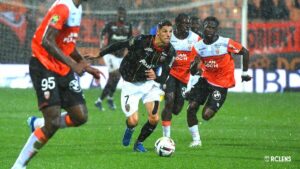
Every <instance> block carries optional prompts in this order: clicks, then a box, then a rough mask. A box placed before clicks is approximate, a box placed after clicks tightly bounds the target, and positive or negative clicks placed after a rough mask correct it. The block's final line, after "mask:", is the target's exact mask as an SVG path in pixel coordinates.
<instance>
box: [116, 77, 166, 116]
mask: <svg viewBox="0 0 300 169" xmlns="http://www.w3.org/2000/svg"><path fill="white" fill-rule="evenodd" d="M159 86H160V85H159V83H157V82H155V81H153V80H149V81H145V82H134V83H131V82H127V81H124V83H123V85H122V91H121V107H122V110H123V112H124V114H125V116H126V117H129V116H131V115H132V114H133V113H134V112H137V111H138V106H139V101H140V99H142V101H143V103H144V104H145V103H147V102H153V101H160V96H161V95H163V94H164V92H163V91H162V90H161V89H160V87H159Z"/></svg>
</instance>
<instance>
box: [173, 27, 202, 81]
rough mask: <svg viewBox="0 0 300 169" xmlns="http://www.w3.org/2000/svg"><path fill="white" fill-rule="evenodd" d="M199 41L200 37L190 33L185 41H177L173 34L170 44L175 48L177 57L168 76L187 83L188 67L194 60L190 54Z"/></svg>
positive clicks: (193, 55) (188, 76) (193, 56)
mask: <svg viewBox="0 0 300 169" xmlns="http://www.w3.org/2000/svg"><path fill="white" fill-rule="evenodd" d="M200 39H201V38H200V36H199V35H197V34H196V33H194V32H192V31H190V32H189V36H188V37H187V38H185V39H178V38H176V37H175V35H174V34H172V36H171V44H172V45H173V47H174V48H175V50H176V53H177V55H176V58H175V61H174V63H173V65H172V67H171V71H170V74H171V75H172V76H174V77H175V78H176V79H178V80H180V81H181V82H183V83H185V84H187V83H188V81H189V78H190V65H191V62H192V61H193V60H194V58H195V54H193V53H192V47H193V45H194V44H195V43H196V42H198V41H199V40H200Z"/></svg>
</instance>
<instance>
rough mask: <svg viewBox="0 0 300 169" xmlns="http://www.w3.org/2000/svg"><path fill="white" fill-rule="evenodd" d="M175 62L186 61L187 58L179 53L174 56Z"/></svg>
mask: <svg viewBox="0 0 300 169" xmlns="http://www.w3.org/2000/svg"><path fill="white" fill-rule="evenodd" d="M176 60H184V61H186V60H188V57H187V55H186V54H185V53H179V54H178V55H177V56H176Z"/></svg>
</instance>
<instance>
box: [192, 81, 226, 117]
mask: <svg viewBox="0 0 300 169" xmlns="http://www.w3.org/2000/svg"><path fill="white" fill-rule="evenodd" d="M227 91H228V89H227V88H221V87H217V86H213V85H211V84H209V83H208V82H207V80H206V79H204V78H199V81H198V82H197V83H196V84H195V85H194V86H193V87H192V89H191V92H190V95H189V101H195V102H197V103H199V104H200V105H203V104H205V103H206V106H207V107H209V108H211V109H212V110H214V111H216V112H217V111H218V110H219V109H220V108H221V107H222V105H223V103H224V102H225V100H226V96H227Z"/></svg>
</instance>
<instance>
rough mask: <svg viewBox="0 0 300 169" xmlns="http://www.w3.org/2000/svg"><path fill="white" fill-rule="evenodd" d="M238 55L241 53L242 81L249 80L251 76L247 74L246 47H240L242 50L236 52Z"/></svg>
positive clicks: (247, 55)
mask: <svg viewBox="0 0 300 169" xmlns="http://www.w3.org/2000/svg"><path fill="white" fill-rule="evenodd" d="M238 54H240V55H243V72H242V76H241V78H242V82H243V81H246V82H248V81H250V80H251V79H252V77H251V76H249V75H248V73H247V71H248V66H249V51H248V50H247V49H246V48H244V47H243V48H242V50H241V51H240V52H239V53H238Z"/></svg>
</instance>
